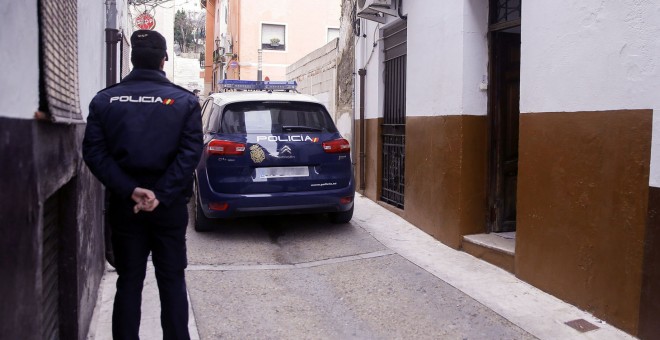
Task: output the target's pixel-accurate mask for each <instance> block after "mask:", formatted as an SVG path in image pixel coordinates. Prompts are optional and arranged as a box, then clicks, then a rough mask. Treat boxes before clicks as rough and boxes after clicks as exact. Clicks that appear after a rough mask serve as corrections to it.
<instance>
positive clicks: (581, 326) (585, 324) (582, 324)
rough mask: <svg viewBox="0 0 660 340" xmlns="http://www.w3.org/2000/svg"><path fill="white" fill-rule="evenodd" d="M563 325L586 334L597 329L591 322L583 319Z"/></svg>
mask: <svg viewBox="0 0 660 340" xmlns="http://www.w3.org/2000/svg"><path fill="white" fill-rule="evenodd" d="M565 324H567V325H569V326H571V327H573V328H575V329H576V330H577V331H578V332H581V333H586V332H589V331H593V330H594V329H598V328H599V327H598V326H596V325H594V324H592V323H591V322H589V321H587V320H585V319H577V320H573V321H568V322H565Z"/></svg>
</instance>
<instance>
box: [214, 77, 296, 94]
mask: <svg viewBox="0 0 660 340" xmlns="http://www.w3.org/2000/svg"><path fill="white" fill-rule="evenodd" d="M218 84H219V85H220V87H221V88H223V89H230V90H244V91H262V90H266V91H289V90H293V91H295V90H296V86H297V85H298V84H297V83H296V82H295V81H258V80H236V79H223V80H220V81H218Z"/></svg>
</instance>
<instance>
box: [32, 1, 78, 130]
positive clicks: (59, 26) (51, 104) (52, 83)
mask: <svg viewBox="0 0 660 340" xmlns="http://www.w3.org/2000/svg"><path fill="white" fill-rule="evenodd" d="M38 6H39V111H40V112H42V113H44V114H45V115H46V117H47V118H49V119H50V120H52V121H53V122H61V123H72V122H82V114H81V111H80V97H79V93H78V2H77V0H39V3H38Z"/></svg>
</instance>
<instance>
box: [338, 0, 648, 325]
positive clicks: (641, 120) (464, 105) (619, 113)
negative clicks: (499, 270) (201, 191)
mask: <svg viewBox="0 0 660 340" xmlns="http://www.w3.org/2000/svg"><path fill="white" fill-rule="evenodd" d="M658 10H660V4H656V3H649V2H644V3H638V2H635V3H631V2H616V1H601V2H587V3H582V2H580V3H577V2H574V1H564V0H562V1H559V2H552V3H541V2H524V1H514V0H490V1H486V0H467V1H444V2H441V3H440V2H438V3H435V2H429V1H421V0H402V1H386V0H374V1H369V0H367V1H357V7H356V17H357V20H356V21H353V20H352V19H350V21H351V22H356V24H359V25H356V26H355V29H356V32H355V33H356V39H355V73H356V74H357V75H358V77H357V81H356V86H355V87H356V91H355V102H356V109H355V118H354V119H355V126H356V128H355V134H356V137H355V141H356V145H354V146H353V148H356V149H358V150H363V151H361V152H360V153H359V154H358V157H357V158H356V159H355V161H356V164H357V166H356V172H357V173H356V178H357V179H358V181H357V182H358V183H357V184H358V188H359V189H360V191H361V192H362V193H363V194H364V195H366V196H367V197H369V198H371V199H373V200H375V201H378V202H381V204H382V205H384V206H386V207H389V208H390V209H391V210H392V211H395V212H397V213H398V214H399V215H401V216H402V217H403V218H405V219H406V220H408V221H410V222H411V223H413V224H415V225H416V226H418V227H419V228H420V229H422V230H424V231H425V232H427V233H429V234H430V235H432V236H434V237H435V238H437V239H438V240H440V241H442V242H443V243H445V244H447V245H449V246H451V247H454V248H457V249H461V248H462V249H464V250H466V251H467V249H468V248H475V247H474V245H475V241H474V240H480V239H481V238H480V237H481V236H482V235H485V236H484V238H483V239H485V240H489V239H490V238H492V237H496V238H497V237H500V238H502V239H506V240H509V241H506V242H508V243H507V244H509V245H511V247H510V248H509V249H497V250H496V251H495V252H494V253H492V252H488V251H483V250H481V251H480V250H474V251H470V252H471V253H473V254H475V255H476V256H480V257H482V258H484V259H485V260H488V261H490V262H492V263H495V264H497V265H500V266H501V267H503V268H505V269H507V270H509V271H511V272H512V273H514V274H515V275H516V276H517V277H519V278H521V279H523V280H525V281H526V282H529V283H530V284H532V285H534V286H536V287H538V288H540V289H542V290H544V291H546V292H549V293H551V294H553V295H555V296H557V297H558V298H560V299H562V300H565V301H568V302H570V303H572V304H575V305H576V306H578V307H580V308H582V309H585V310H587V311H590V312H592V313H594V314H595V315H596V316H597V317H600V318H602V319H604V320H605V321H607V322H609V323H611V324H614V325H615V326H617V327H619V328H621V329H623V330H625V331H627V332H629V333H631V334H633V335H637V336H640V337H642V338H654V337H658V336H660V329H659V326H658V324H657V322H655V321H652V320H654V318H656V319H657V316H658V315H659V313H660V294H659V293H658V292H659V291H660V274H659V273H660V266H659V265H658V263H659V262H658V261H659V260H660V257H659V256H660V255H659V254H660V251H659V250H658V249H659V248H660V241H659V240H660V239H659V237H658V232H659V231H660V227H659V225H658V213H657V211H658V206H659V205H660V203H658V186H659V185H660V179H659V178H660V146H659V140H660V124H658V120H659V117H660V113H659V112H660V111H659V110H660V99H659V98H660V97H658V96H657V95H655V94H654V92H653V91H654V89H657V88H659V86H660V77H659V76H658V75H659V73H658V72H659V71H658V70H659V68H658V62H657V60H656V59H657V58H655V57H654V56H656V55H658V54H660V41H659V40H658V39H656V37H657V36H658V34H659V33H660V17H659V16H658V15H657V13H658ZM475 235H476V236H478V237H472V236H475ZM489 237H490V238H489ZM514 240H515V241H514ZM487 243H488V242H486V244H485V246H486V248H493V247H491V245H489V244H487ZM482 245H483V244H482ZM477 248H478V247H477ZM494 248H497V247H494ZM498 253H499V254H498Z"/></svg>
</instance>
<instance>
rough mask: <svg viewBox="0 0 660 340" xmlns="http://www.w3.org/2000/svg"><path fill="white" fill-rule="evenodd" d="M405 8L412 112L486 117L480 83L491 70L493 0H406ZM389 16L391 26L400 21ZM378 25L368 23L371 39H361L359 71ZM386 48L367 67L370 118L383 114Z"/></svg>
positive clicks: (408, 101)
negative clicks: (489, 33) (490, 1)
mask: <svg viewBox="0 0 660 340" xmlns="http://www.w3.org/2000/svg"><path fill="white" fill-rule="evenodd" d="M402 12H403V13H404V14H407V15H408V18H409V20H408V29H407V31H408V42H407V44H408V55H407V70H406V71H407V98H406V114H407V115H408V116H443V115H486V113H487V100H488V97H487V92H486V91H484V90H480V89H479V85H480V83H481V82H482V81H483V82H486V81H487V79H486V78H487V71H488V40H487V36H486V33H487V28H488V27H487V24H488V4H487V1H485V0H467V1H464V0H452V1H443V2H430V1H422V0H406V1H404V2H403V8H402ZM386 18H387V20H388V24H389V23H392V22H394V21H397V20H399V18H398V17H394V16H386ZM386 25H387V24H385V25H380V26H378V30H379V31H380V30H381V29H382V28H383V27H384V26H386ZM376 27H377V24H376V23H374V22H368V24H367V27H366V30H365V32H363V33H365V34H366V35H367V37H366V38H359V39H357V42H356V60H357V65H356V68H357V69H359V68H361V67H362V66H363V65H364V63H365V62H366V60H367V59H368V58H369V54H370V52H371V48H372V43H373V39H372V37H373V31H374V29H376ZM377 36H379V35H377ZM382 48H383V47H382V42H380V43H379V45H378V47H377V48H376V50H375V52H374V55H373V56H372V59H371V61H370V62H369V66H368V67H367V80H366V86H367V89H366V92H367V103H366V105H365V110H366V114H365V116H366V117H367V118H376V117H380V116H382V110H381V108H382V101H383V69H384V68H383V62H382V61H383V59H382V52H380V51H381V50H382ZM358 92H359V90H358ZM357 98H358V99H359V97H357Z"/></svg>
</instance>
